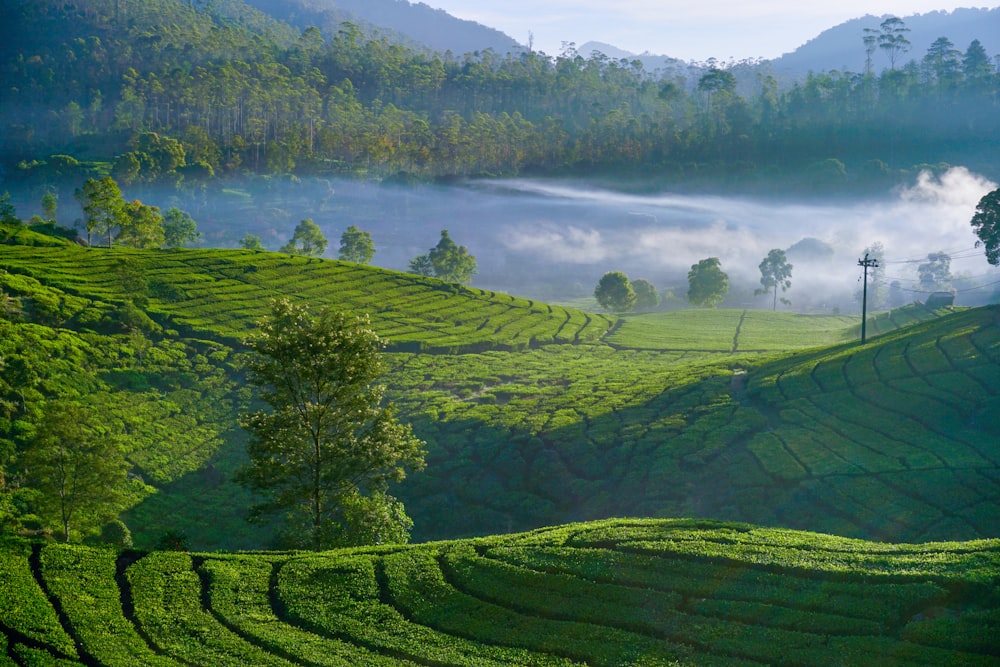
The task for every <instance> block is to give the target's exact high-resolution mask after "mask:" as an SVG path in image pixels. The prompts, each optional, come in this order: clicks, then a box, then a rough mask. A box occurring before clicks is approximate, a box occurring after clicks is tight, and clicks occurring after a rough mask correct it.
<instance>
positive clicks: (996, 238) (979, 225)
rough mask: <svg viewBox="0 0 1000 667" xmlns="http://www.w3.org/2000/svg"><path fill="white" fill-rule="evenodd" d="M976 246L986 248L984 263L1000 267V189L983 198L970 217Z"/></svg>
mask: <svg viewBox="0 0 1000 667" xmlns="http://www.w3.org/2000/svg"><path fill="white" fill-rule="evenodd" d="M972 229H973V231H974V232H975V233H976V236H978V237H979V240H978V241H977V242H976V245H977V246H979V245H982V246H983V247H985V248H986V261H988V262H989V263H990V264H993V265H994V266H997V265H1000V188H998V189H996V190H994V191H993V192H990V193H988V194H986V195H984V196H983V198H982V199H980V200H979V204H977V205H976V212H975V214H973V216H972Z"/></svg>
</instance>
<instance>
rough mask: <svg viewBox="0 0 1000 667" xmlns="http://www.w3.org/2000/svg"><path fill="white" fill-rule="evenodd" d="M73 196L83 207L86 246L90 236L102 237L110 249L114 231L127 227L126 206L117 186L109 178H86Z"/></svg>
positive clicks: (88, 243)
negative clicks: (105, 239)
mask: <svg viewBox="0 0 1000 667" xmlns="http://www.w3.org/2000/svg"><path fill="white" fill-rule="evenodd" d="M75 196H76V199H77V201H79V202H80V206H82V207H83V213H84V216H85V218H84V225H85V226H86V228H87V245H90V240H91V235H93V234H96V235H98V236H101V235H104V236H105V237H106V238H107V243H108V247H109V248H110V247H111V243H112V239H113V237H114V233H115V230H117V229H119V228H120V227H122V226H123V225H124V226H127V225H128V211H127V205H126V203H125V200H124V199H122V192H121V190H120V189H119V188H118V184H117V183H115V181H114V179H112V178H111V177H110V176H106V177H105V178H102V179H96V178H88V179H87V181H86V182H85V183H84V184H83V187H81V188H79V189H78V190H77V191H76V193H75Z"/></svg>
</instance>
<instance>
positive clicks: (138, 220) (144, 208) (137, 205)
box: [116, 199, 163, 248]
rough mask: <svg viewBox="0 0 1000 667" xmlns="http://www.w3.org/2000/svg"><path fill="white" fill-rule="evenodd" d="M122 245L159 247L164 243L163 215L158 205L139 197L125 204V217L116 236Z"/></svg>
mask: <svg viewBox="0 0 1000 667" xmlns="http://www.w3.org/2000/svg"><path fill="white" fill-rule="evenodd" d="M116 240H117V241H118V243H120V244H121V245H126V246H129V247H132V248H159V247H160V246H162V245H163V216H162V215H160V208H159V207H158V206H150V205H148V204H143V203H142V202H141V201H139V200H138V199H136V200H134V201H131V202H129V203H128V204H126V205H125V217H124V218H123V219H122V223H121V228H120V231H119V233H118V236H117V237H116Z"/></svg>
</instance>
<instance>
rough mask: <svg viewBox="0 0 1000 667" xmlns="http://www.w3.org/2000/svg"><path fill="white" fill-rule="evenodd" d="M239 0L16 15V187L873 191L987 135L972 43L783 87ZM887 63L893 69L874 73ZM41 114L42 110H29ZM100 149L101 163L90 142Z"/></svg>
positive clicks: (861, 44) (993, 90)
mask: <svg viewBox="0 0 1000 667" xmlns="http://www.w3.org/2000/svg"><path fill="white" fill-rule="evenodd" d="M238 4H240V3H237V2H235V0H232V1H231V2H228V3H208V4H207V5H204V6H202V5H200V4H199V5H198V6H197V7H192V6H189V5H188V4H187V3H183V2H179V1H175V0H156V1H155V2H150V3H134V2H122V1H121V0H118V1H117V2H115V1H113V0H81V1H80V2H78V3H76V4H72V5H71V4H65V3H55V2H38V3H28V4H27V5H25V6H23V7H18V8H16V9H11V10H9V11H10V13H11V14H12V16H8V17H7V18H8V19H10V20H11V21H12V22H13V23H14V24H16V25H19V26H20V27H21V30H20V31H19V32H26V33H27V34H28V36H22V37H20V38H19V39H18V40H15V42H14V43H13V44H11V45H9V46H8V47H7V49H5V52H2V62H3V67H4V73H5V80H6V83H5V90H4V95H3V96H0V113H2V115H3V117H4V118H5V119H6V122H7V126H8V128H9V131H8V132H7V133H5V136H4V138H3V139H2V142H3V143H2V146H0V150H2V151H3V157H4V159H5V160H6V161H7V162H8V163H9V164H13V163H17V162H20V164H21V167H22V170H23V171H24V172H25V173H27V174H31V173H33V174H35V175H38V176H44V175H46V174H48V172H49V171H51V170H52V169H53V167H52V166H51V165H49V160H48V158H47V156H51V155H60V154H64V153H73V152H74V151H73V150H69V149H70V147H72V148H73V149H75V150H78V151H79V152H83V151H82V150H79V148H80V147H86V150H87V151H88V152H90V153H99V152H102V151H108V152H109V153H110V154H105V155H103V156H101V157H103V158H105V159H112V160H113V161H114V167H113V169H114V171H113V173H112V175H113V176H114V177H115V178H116V179H117V180H118V181H119V182H121V183H123V184H126V185H128V184H131V183H134V182H154V181H155V182H163V181H167V182H174V183H177V184H187V185H189V186H197V184H199V183H203V182H204V181H205V180H207V179H211V178H213V177H215V176H219V175H226V174H235V173H241V172H244V171H253V172H256V173H266V174H285V173H295V174H313V173H325V174H330V173H351V174H362V175H368V176H376V177H385V176H392V175H398V174H406V175H409V176H412V177H418V178H436V177H443V176H469V175H481V174H494V175H512V174H518V173H524V172H535V173H537V172H552V171H570V172H578V173H586V172H590V171H593V170H608V169H616V170H629V171H632V172H643V173H658V174H661V175H668V176H672V177H677V178H699V177H702V176H705V175H711V176H712V177H718V176H719V175H720V174H722V175H727V176H729V177H731V178H734V179H749V180H753V179H757V178H769V177H774V176H784V177H787V178H794V179H795V180H796V182H797V183H798V184H799V185H803V186H808V187H828V186H841V185H844V184H845V183H847V182H848V181H850V180H852V179H853V180H854V181H856V182H858V183H860V184H872V183H874V184H879V183H882V184H884V183H885V182H887V181H891V180H892V178H893V173H894V171H895V170H898V169H899V168H901V167H910V166H914V165H920V164H924V163H937V162H941V161H947V160H949V159H951V160H957V159H958V158H959V156H960V155H972V156H974V158H975V159H976V160H980V161H982V162H984V163H986V164H987V165H988V166H991V167H993V168H995V167H996V166H997V165H996V164H995V162H996V157H995V155H992V154H989V153H987V152H985V151H983V150H982V149H981V148H982V146H983V145H984V142H985V143H988V141H987V139H989V138H996V137H1000V113H998V112H1000V95H998V92H1000V75H998V72H997V68H996V66H995V64H994V62H993V60H992V59H991V58H990V56H989V54H988V53H987V52H986V51H985V49H984V48H983V46H982V44H981V43H980V42H979V41H978V40H976V41H973V42H972V43H970V44H969V45H967V46H966V47H965V48H964V50H962V49H960V48H959V47H957V46H956V45H954V44H952V43H951V42H950V41H949V40H948V39H947V38H944V37H942V38H940V39H939V40H937V41H936V42H935V43H934V44H933V45H932V46H931V48H930V49H929V50H928V52H927V53H926V54H924V55H922V56H921V57H920V58H918V59H912V60H909V61H907V62H905V63H904V62H903V58H904V56H905V55H906V54H907V49H908V47H907V45H908V42H907V41H906V38H905V30H906V29H905V25H903V23H902V21H901V20H900V19H895V20H893V21H887V23H884V24H883V27H882V29H881V30H880V31H879V32H878V34H877V35H873V34H868V33H864V34H862V35H859V36H858V48H859V49H864V51H865V53H866V54H867V56H868V64H867V65H866V68H865V71H864V72H860V73H855V72H841V71H830V72H820V73H814V74H810V75H809V76H808V77H806V78H805V80H803V81H799V82H796V83H795V84H793V85H792V86H791V87H789V88H787V89H782V88H780V87H779V85H778V81H777V79H776V77H775V76H773V75H772V74H771V73H770V72H769V70H768V68H767V66H766V64H765V65H755V66H753V67H750V66H748V65H747V64H746V63H736V64H731V65H726V64H720V63H717V62H714V61H713V62H710V63H707V64H704V65H703V66H702V67H699V68H691V69H685V70H680V69H669V70H663V71H653V72H650V71H646V70H645V69H644V68H643V66H642V64H641V63H640V62H639V61H628V60H626V59H621V60H618V59H613V58H608V57H607V56H605V55H603V54H600V53H596V52H595V53H592V54H580V53H578V52H577V51H576V50H575V49H574V48H573V47H572V46H571V45H568V46H567V47H566V48H565V49H564V51H563V52H562V53H560V54H559V55H557V56H549V55H546V54H544V53H540V52H535V51H525V52H521V53H516V54H508V55H504V56H501V55H498V54H495V53H493V52H490V51H486V52H481V53H477V54H467V55H465V56H461V57H456V56H454V55H451V54H434V53H427V52H423V51H417V50H414V49H411V48H408V47H405V46H401V45H398V44H393V43H390V42H389V41H388V40H386V39H384V38H378V37H377V36H375V37H372V36H370V35H366V34H363V33H362V32H361V31H360V29H359V28H358V27H357V26H353V25H351V24H344V25H343V26H342V28H341V30H340V31H339V33H337V34H336V35H335V36H334V37H333V38H332V39H330V40H324V39H323V38H322V36H321V34H320V33H319V31H318V30H317V29H315V28H310V29H306V30H304V31H302V32H301V33H295V32H294V31H291V29H290V28H288V26H286V25H284V24H280V23H277V22H273V21H268V20H265V19H263V18H260V19H259V20H258V21H257V22H253V21H248V20H245V19H244V20H243V22H239V21H234V20H232V19H231V18H227V16H229V15H225V14H224V13H222V12H223V10H224V9H225V8H227V7H229V9H230V14H232V11H234V10H233V9H232V6H235V5H238ZM878 50H882V51H884V53H885V54H886V56H885V57H886V58H887V59H889V60H890V62H891V67H889V68H887V69H885V70H883V71H882V72H880V73H876V71H875V67H874V66H873V65H872V62H873V60H874V57H875V55H874V54H875V53H876V51H878ZM40 109H42V110H44V112H42V113H39V110H40ZM105 147H107V148H105Z"/></svg>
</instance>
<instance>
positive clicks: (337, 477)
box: [239, 300, 424, 549]
mask: <svg viewBox="0 0 1000 667" xmlns="http://www.w3.org/2000/svg"><path fill="white" fill-rule="evenodd" d="M247 343H248V345H249V346H250V348H251V349H252V350H253V351H254V352H255V353H256V356H255V357H254V358H252V359H251V361H250V364H249V367H250V371H251V373H252V375H251V382H252V383H253V384H254V385H256V386H257V387H258V388H260V389H261V398H262V399H263V400H264V401H265V402H266V403H267V404H268V405H269V406H270V410H268V411H264V410H259V411H256V412H253V413H250V414H248V415H245V416H244V417H243V418H242V419H241V424H242V425H243V427H244V428H246V429H247V430H248V431H249V432H250V435H251V439H250V443H249V445H248V451H249V454H250V465H249V466H248V467H247V468H245V469H244V470H243V471H241V473H240V476H239V479H240V481H241V483H243V484H245V485H247V486H248V487H249V488H250V489H251V490H253V491H254V492H255V493H258V494H261V495H262V496H263V497H264V498H265V501H264V502H263V503H261V504H260V505H258V506H257V507H256V508H255V509H254V510H253V513H254V514H253V515H255V516H260V515H268V514H274V513H279V512H280V513H285V514H286V521H287V522H288V525H287V527H286V530H285V536H286V537H285V538H283V539H285V540H286V541H292V542H293V543H294V544H295V545H296V546H308V547H311V548H313V549H321V548H327V547H330V546H332V545H335V544H345V543H346V544H352V543H358V541H360V543H376V544H377V543H381V542H385V541H389V542H405V541H406V540H407V539H408V536H409V526H410V525H412V522H410V520H409V518H408V517H406V514H405V513H404V512H403V511H402V507H401V505H399V503H397V502H396V501H395V500H394V499H392V498H391V497H388V496H386V495H385V490H386V488H387V484H388V483H389V482H390V481H395V482H398V481H400V480H402V479H403V477H404V476H405V469H406V468H410V469H415V470H419V469H420V468H421V467H422V466H423V457H424V454H423V450H422V446H423V443H422V442H421V441H420V440H418V439H417V438H416V437H414V436H413V434H412V431H411V429H410V427H409V426H405V425H403V424H400V423H399V422H398V421H397V420H396V417H395V410H394V408H393V407H392V405H391V404H383V400H382V396H383V388H382V387H380V386H378V385H376V384H375V382H376V380H377V379H378V378H379V376H380V375H381V374H382V372H383V369H384V367H383V365H382V361H381V357H380V352H381V350H382V347H383V345H384V343H382V341H380V340H379V338H378V336H376V335H375V333H374V332H373V331H372V330H371V329H370V328H369V324H368V320H367V318H364V317H352V316H349V315H345V314H344V313H340V312H334V311H332V310H330V309H323V310H321V311H320V312H319V313H318V314H317V315H316V316H315V317H313V316H312V315H311V314H310V313H309V310H308V308H306V307H305V306H293V305H292V304H291V303H290V302H289V301H287V300H282V301H275V302H274V303H273V304H272V310H271V317H270V318H269V319H268V320H265V321H264V322H262V323H261V325H260V328H259V329H258V330H257V331H255V332H254V333H253V334H252V336H251V338H250V339H249V340H248V342H247Z"/></svg>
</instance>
